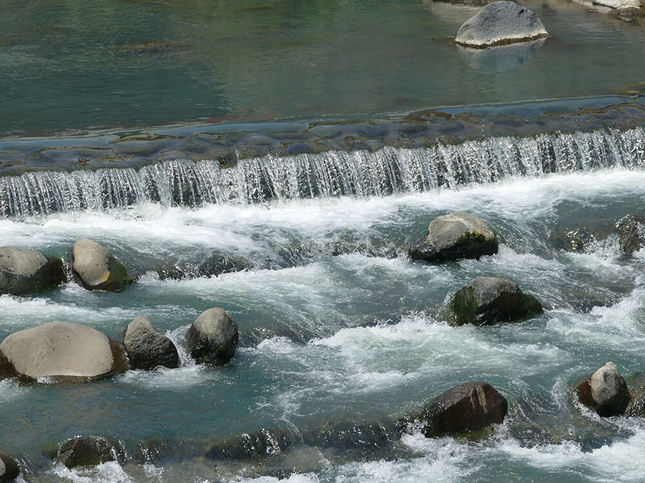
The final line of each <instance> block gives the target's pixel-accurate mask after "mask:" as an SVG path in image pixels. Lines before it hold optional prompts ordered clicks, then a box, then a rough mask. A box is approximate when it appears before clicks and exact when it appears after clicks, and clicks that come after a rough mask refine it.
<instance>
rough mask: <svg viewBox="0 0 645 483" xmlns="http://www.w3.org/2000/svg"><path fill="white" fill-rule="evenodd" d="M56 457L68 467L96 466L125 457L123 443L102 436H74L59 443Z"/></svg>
mask: <svg viewBox="0 0 645 483" xmlns="http://www.w3.org/2000/svg"><path fill="white" fill-rule="evenodd" d="M56 459H57V460H58V461H60V462H61V463H62V464H64V465H65V466H67V467H68V468H76V467H78V466H96V465H100V464H102V463H106V462H108V461H122V460H124V459H125V450H124V448H123V445H122V444H121V443H120V442H119V441H116V440H113V439H110V438H106V437H104V436H76V437H74V438H71V439H68V440H67V441H65V442H64V443H62V444H61V445H60V447H59V448H58V452H57V454H56Z"/></svg>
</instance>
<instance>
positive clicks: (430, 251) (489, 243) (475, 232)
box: [408, 211, 499, 262]
mask: <svg viewBox="0 0 645 483" xmlns="http://www.w3.org/2000/svg"><path fill="white" fill-rule="evenodd" d="M498 249H499V241H498V239H497V235H496V234H495V233H494V232H493V230H491V229H490V228H489V227H488V225H487V224H486V223H485V222H484V221H483V220H480V219H479V218H476V217H474V216H473V215H471V214H470V213H467V212H465V211H455V212H454V213H449V214H447V215H443V216H439V217H437V218H435V219H434V220H432V222H430V225H429V226H428V235H427V236H426V237H425V238H424V239H423V240H421V241H420V242H418V243H416V244H414V245H412V246H411V247H410V249H409V250H408V254H409V255H410V258H413V259H416V260H424V261H428V262H447V261H451V260H458V259H460V258H475V259H479V258H480V257H482V256H484V255H494V254H495V253H497V251H498Z"/></svg>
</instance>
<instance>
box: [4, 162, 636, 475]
mask: <svg viewBox="0 0 645 483" xmlns="http://www.w3.org/2000/svg"><path fill="white" fill-rule="evenodd" d="M644 183H645V174H643V173H642V172H640V171H632V170H624V169H611V170H603V171H598V172H595V173H580V174H569V175H551V176H548V177H546V178H542V179H511V180H507V181H504V182H501V183H499V184H496V185H481V186H470V187H465V188H462V189H459V190H446V191H439V192H437V191H433V192H429V193H420V194H400V195H396V196H389V197H372V198H353V197H341V198H331V199H314V200H294V201H283V202H275V203H272V204H256V205H206V206H203V207H201V208H194V209H191V208H185V207H161V206H160V205H158V204H138V205H134V206H132V207H131V208H129V209H114V210H108V211H101V212H92V211H83V212H72V213H54V214H50V215H47V216H37V217H31V218H27V219H23V220H16V219H3V220H0V230H2V233H3V242H5V243H7V244H11V245H18V246H25V247H31V248H37V249H43V250H45V251H47V252H48V253H52V254H54V253H55V254H60V255H65V254H66V252H67V250H68V249H69V247H70V246H71V244H72V243H73V241H74V240H75V239H77V238H78V237H80V236H85V235H91V236H93V237H95V238H96V239H99V240H101V241H102V242H104V243H105V244H106V245H107V246H108V247H109V248H110V249H111V250H113V251H114V253H115V254H116V255H117V256H118V257H119V258H121V259H122V260H123V261H124V262H125V263H126V264H127V265H129V266H131V267H134V268H135V269H136V270H138V272H139V273H140V274H142V275H141V278H140V279H139V281H138V282H137V283H136V284H135V285H133V286H131V287H129V288H128V289H127V290H125V291H124V292H123V293H120V294H112V293H99V292H87V291H84V290H82V289H80V288H79V287H77V286H76V285H73V284H69V285H67V286H65V287H63V288H62V289H60V290H57V291H54V292H50V293H46V294H43V295H39V296H34V297H30V298H17V297H11V296H2V297H0V318H1V319H2V320H3V323H2V325H1V326H0V337H5V336H6V335H8V334H10V333H11V332H13V331H15V330H17V329H20V328H24V327H29V326H33V325H36V324H39V323H42V322H46V321H49V320H66V321H72V322H79V323H84V324H88V325H90V326H93V327H96V328H98V329H100V330H102V331H105V332H106V333H107V334H108V335H110V336H112V337H115V338H118V337H119V336H120V333H121V331H122V329H123V328H124V327H125V325H126V324H127V323H128V322H129V321H130V320H131V319H132V318H133V317H135V316H137V315H145V316H148V317H150V318H151V320H152V321H153V323H154V324H155V326H156V327H157V328H158V329H159V330H160V331H162V332H166V333H167V334H168V335H169V336H170V337H171V338H172V339H173V340H174V341H175V342H176V343H177V344H178V345H179V346H180V347H183V343H184V340H183V334H184V333H185V330H186V329H187V328H188V325H189V324H190V323H191V322H192V320H193V319H194V318H195V316H197V315H198V314H199V313H200V312H201V311H202V310H204V309H206V308H209V307H211V306H214V305H218V306H222V307H224V308H225V309H226V310H228V311H229V312H230V313H231V314H232V315H233V316H234V317H235V319H236V321H237V322H238V324H239V326H240V331H241V340H242V344H241V346H242V347H241V348H240V350H239V351H238V354H237V355H236V357H235V359H234V360H233V361H232V363H230V364H229V365H227V366H225V367H223V368H220V369H217V370H212V369H208V368H204V367H199V366H195V365H194V364H193V363H192V362H191V361H190V359H189V358H188V357H186V356H185V355H184V356H183V364H182V367H181V368H179V369H177V370H164V369H160V370H157V371H154V372H151V373H144V372H140V371H132V372H129V373H127V374H125V375H123V376H120V377H117V378H115V379H113V380H110V381H105V382H101V383H96V384H91V385H84V386H31V387H30V386H21V385H19V384H17V383H15V382H13V381H4V382H2V383H0V385H1V387H2V391H0V397H1V398H2V401H3V404H2V405H1V406H0V414H1V415H2V418H3V421H5V423H4V424H3V433H2V437H1V440H0V443H1V445H2V447H3V448H4V449H6V450H7V451H13V452H14V453H17V454H24V455H27V456H28V458H29V460H30V461H31V462H32V463H31V464H33V465H35V466H34V467H40V468H41V470H39V472H40V471H45V472H46V473H45V474H40V476H37V479H42V480H47V479H48V478H57V477H61V478H63V477H67V476H70V475H72V476H73V477H74V478H75V479H79V478H81V477H87V478H91V479H97V478H101V479H103V480H104V481H115V480H119V479H121V480H123V481H127V480H128V479H129V478H133V479H136V480H144V479H150V480H158V479H159V478H161V479H162V480H165V481H173V480H176V479H177V478H182V479H184V478H188V479H191V480H195V479H198V478H211V479H220V478H225V479H229V478H235V479H239V478H242V479H244V478H248V477H256V476H257V475H258V474H260V475H262V474H268V475H272V474H282V475H284V474H285V473H284V471H287V473H286V474H288V473H289V472H290V471H295V472H296V473H297V475H294V476H291V477H290V478H291V480H292V481H318V480H325V481H326V480H330V479H336V480H341V481H358V480H365V479H368V478H370V479H377V480H388V481H415V480H416V481H418V479H419V478H422V479H425V478H428V477H431V478H433V479H445V480H457V479H463V478H469V479H495V478H500V477H502V476H507V475H508V474H511V475H513V477H515V478H519V479H535V478H548V477H557V478H564V479H567V478H569V479H571V480H577V479H580V478H583V479H585V478H590V479H593V480H613V479H616V478H623V479H632V480H638V479H640V478H642V474H643V473H642V470H641V469H640V468H639V466H638V465H637V463H636V460H637V458H635V455H637V454H638V452H639V451H640V450H641V449H642V444H643V441H644V440H645V439H644V438H645V428H643V423H642V421H641V420H638V419H624V418H617V419H613V420H611V419H610V420H600V419H599V418H597V417H595V416H593V415H591V414H589V413H588V412H584V413H583V414H582V415H581V414H580V413H579V410H578V409H577V408H576V407H575V405H574V402H573V397H572V394H571V393H570V390H569V387H570V386H571V385H572V384H574V383H575V381H576V380H577V379H578V378H579V377H581V376H582V375H584V374H587V373H588V372H589V371H591V370H592V369H594V368H596V367H598V366H599V365H601V364H602V363H604V362H605V361H607V360H612V361H614V362H616V363H617V365H618V367H619V368H620V370H621V371H622V372H623V374H626V375H630V374H633V373H636V372H639V371H642V370H643V368H644V366H645V357H644V356H643V353H642V346H643V343H644V342H645V326H643V313H644V312H643V311H644V310H645V290H644V288H643V277H642V270H643V266H644V262H643V258H642V256H641V254H640V253H639V254H637V255H636V256H635V258H634V259H631V260H625V259H622V258H621V257H620V256H619V254H618V251H617V240H616V239H615V238H614V235H611V234H610V232H611V226H612V224H613V223H614V221H615V220H616V219H617V218H619V217H621V216H623V215H624V214H625V213H628V212H630V213H631V212H636V211H638V209H639V207H640V206H641V205H642V202H643V199H644V198H645V190H644V189H643V186H644ZM455 209H465V210H469V211H471V212H473V213H475V214H476V215H478V216H481V217H482V218H484V219H486V220H488V221H489V223H490V224H491V225H492V226H493V227H495V228H496V229H497V230H499V232H500V235H501V236H502V237H503V239H504V243H503V245H502V247H501V249H500V253H499V254H498V255H497V256H493V257H484V258H482V259H481V260H480V261H474V260H467V261H461V262H459V263H452V264H446V265H439V266H431V265H425V264H418V263H413V262H411V261H410V260H408V259H407V258H406V257H405V255H404V251H405V247H406V246H407V245H408V244H409V243H410V242H412V241H413V240H414V239H416V237H418V236H420V235H421V234H422V232H423V230H424V229H425V227H426V224H427V222H428V220H429V219H431V218H432V217H433V216H436V215H438V214H441V213H444V212H445V211H447V210H455ZM580 226H586V227H587V228H588V229H590V230H592V231H595V232H597V233H601V234H602V233H604V234H605V235H606V234H609V237H608V238H606V239H604V240H602V241H600V242H597V243H596V244H594V245H592V246H591V247H590V248H589V249H588V250H587V252H585V253H568V252H564V251H560V250H558V249H555V248H554V247H553V235H552V233H556V234H557V233H561V232H564V231H566V230H568V229H572V228H576V227H580ZM212 253H219V254H225V255H235V256H239V257H243V258H245V259H246V260H250V263H251V264H252V268H251V269H249V270H245V271H241V272H236V273H227V274H223V275H220V276H218V277H211V278H209V277H197V278H191V277H185V278H181V279H164V278H160V276H159V274H158V270H157V269H158V263H159V260H164V261H167V262H168V263H171V264H173V263H177V264H180V263H187V262H197V261H199V260H200V259H202V258H204V257H206V256H208V255H210V254H212ZM481 274H488V275H500V276H505V277H508V278H511V279H514V280H517V281H518V282H519V283H520V285H521V286H522V287H523V288H524V289H526V290H527V291H529V292H530V293H533V294H535V295H537V296H538V298H540V299H541V300H542V301H543V302H544V304H545V306H546V308H547V310H546V313H545V315H543V316H540V317H538V318H536V319H534V320H531V321H528V322H525V323H522V324H517V325H505V326H495V327H486V328H477V327H472V326H464V327H451V326H449V325H447V324H446V323H445V322H444V321H443V319H442V309H443V308H444V307H445V304H446V302H447V297H448V296H449V295H450V294H451V293H452V292H454V291H455V290H457V289H458V288H460V287H461V286H463V285H464V284H466V283H468V282H469V281H470V280H471V279H472V278H474V277H476V276H478V275H481ZM477 379H481V380H486V381H489V382H491V383H492V384H494V385H495V386H496V387H498V388H499V389H500V391H501V392H502V393H503V394H504V395H505V396H506V397H507V398H508V399H509V402H510V407H511V411H510V416H509V418H508V419H507V421H506V422H505V424H504V425H503V426H501V427H499V428H497V429H496V430H495V433H494V434H493V435H492V436H491V437H489V438H487V439H485V440H483V441H482V442H467V441H459V440H453V439H451V438H443V439H437V440H426V439H424V438H422V437H420V436H417V435H409V436H405V437H404V438H403V439H402V440H401V441H400V442H393V443H391V447H390V448H389V449H388V450H387V451H386V450H382V451H384V452H379V451H377V450H374V451H370V450H366V451H365V452H364V453H361V452H358V453H356V451H355V450H353V451H349V450H348V452H345V451H343V450H341V449H338V448H334V447H333V446H332V447H330V448H324V447H323V448H316V447H311V446H307V445H305V446H303V447H296V448H294V449H293V450H292V451H288V452H287V453H285V454H283V455H281V456H277V457H274V458H273V459H270V460H268V461H263V460H261V461H259V462H247V463H244V464H239V465H238V464H234V463H227V462H223V463H221V464H220V463H217V467H216V468H215V467H214V466H213V463H208V462H207V461H202V460H200V461H190V464H189V463H188V462H183V463H182V462H175V463H172V462H160V463H158V464H156V466H155V465H153V464H152V463H150V464H147V465H145V466H139V465H135V464H132V463H130V464H126V465H125V466H124V467H123V468H121V467H119V466H118V465H116V464H106V465H102V466H100V467H98V468H96V469H93V470H91V471H90V472H89V473H87V474H86V473H83V472H74V473H70V472H69V471H68V470H63V469H62V468H58V467H55V468H53V469H48V467H47V466H46V464H45V462H44V461H43V460H42V456H41V455H40V451H41V450H42V449H45V448H47V447H50V448H51V447H52V446H55V444H56V443H58V442H60V441H62V440H63V439H65V438H66V437H69V436H72V435H74V434H96V433H101V434H104V433H106V432H107V433H109V434H111V435H113V436H115V437H117V438H119V439H122V440H123V441H125V442H126V444H129V445H131V447H134V444H135V443H136V442H137V441H139V440H141V439H147V438H152V437H155V436H160V437H166V438H175V439H187V440H198V441H213V440H216V439H221V438H224V437H226V436H229V435H237V434H241V433H243V432H253V431H257V430H258V429H260V428H263V427H264V428H282V429H284V430H288V431H293V432H295V433H296V434H301V435H306V434H307V431H310V430H311V428H313V427H320V426H321V425H323V424H325V423H328V422H329V421H346V420H359V419H361V418H365V419H368V420H388V419H391V418H394V417H396V416H399V415H401V414H403V413H404V412H405V411H407V410H409V409H413V408H416V407H419V406H420V405H422V404H423V403H425V402H426V401H427V400H428V399H430V398H431V397H433V396H434V395H437V394H438V393H440V392H441V391H443V390H445V389H447V388H449V387H451V386H453V385H456V384H459V383H461V382H463V381H466V380H477ZM132 451H133V450H132ZM361 454H362V455H363V456H361ZM630 455H632V456H630ZM366 457H367V460H365V458H366ZM360 461H365V462H360ZM43 464H45V467H42V466H41V465H43ZM276 471H277V472H278V473H276ZM280 472H282V473H280ZM46 475H48V476H46ZM83 475H85V476H83ZM262 478H263V481H274V480H272V479H271V478H273V477H269V476H266V477H262ZM267 478H268V479H267Z"/></svg>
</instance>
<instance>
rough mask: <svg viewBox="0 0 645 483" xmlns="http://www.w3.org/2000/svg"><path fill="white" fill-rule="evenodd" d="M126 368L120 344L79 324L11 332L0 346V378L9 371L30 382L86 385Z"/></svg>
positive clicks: (43, 326)
mask: <svg viewBox="0 0 645 483" xmlns="http://www.w3.org/2000/svg"><path fill="white" fill-rule="evenodd" d="M2 360H4V361H5V363H4V364H3V363H2ZM7 364H8V365H7ZM3 365H4V369H2V366H3ZM127 367H128V366H127V362H126V360H125V355H124V354H123V349H122V348H121V346H120V344H118V343H117V342H115V341H113V340H112V339H110V338H108V337H107V336H106V335H105V334H103V333H101V332H99V331H98V330H95V329H92V328H91V327H87V326H84V325H80V324H72V323H68V322H50V323H47V324H43V325H40V326H38V327H33V328H31V329H24V330H19V331H18V332H14V333H13V334H11V335H10V336H8V337H7V338H5V339H4V340H3V341H2V343H0V374H1V373H5V374H7V373H10V372H11V371H13V372H14V374H15V375H18V376H21V377H24V378H27V379H30V380H36V379H38V378H53V379H54V380H57V381H66V382H89V381H96V380H99V379H103V378H105V377H108V376H111V375H113V374H116V373H119V372H124V371H126V370H127Z"/></svg>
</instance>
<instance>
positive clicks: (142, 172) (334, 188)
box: [0, 128, 645, 216]
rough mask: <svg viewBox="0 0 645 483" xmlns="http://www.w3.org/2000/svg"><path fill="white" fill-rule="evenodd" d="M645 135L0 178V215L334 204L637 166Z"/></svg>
mask: <svg viewBox="0 0 645 483" xmlns="http://www.w3.org/2000/svg"><path fill="white" fill-rule="evenodd" d="M644 153H645V131H644V130H643V129H642V128H635V129H630V130H626V131H620V130H598V131H593V132H577V133H573V134H570V133H567V134H562V133H561V134H553V135H547V134H542V135H538V136H535V137H524V138H523V137H520V138H516V137H500V138H486V139H484V140H481V141H468V142H465V143H462V144H456V145H450V144H447V145H437V146H432V147H428V148H416V149H402V148H390V147H388V148H383V149H380V150H378V151H375V152H370V151H349V152H347V151H328V152H324V153H317V154H301V155H297V156H293V157H286V158H285V157H272V156H265V157H259V158H252V159H242V160H240V161H239V162H238V163H237V164H236V165H235V166H234V167H232V168H221V167H220V165H219V163H218V162H216V161H202V162H192V161H168V162H164V163H158V164H152V165H149V166H145V167H142V168H140V169H139V170H135V169H127V168H115V169H109V168H108V169H100V170H96V171H86V170H78V171H72V172H69V173H64V172H53V171H45V172H30V173H26V174H23V175H21V176H6V177H2V178H0V215H4V216H20V215H33V214H46V213H52V212H59V211H72V210H83V209H88V210H103V209H109V208H119V207H125V206H130V205H133V204H136V203H139V202H144V201H152V202H158V203H160V204H162V205H163V206H199V205H202V204H205V203H217V204H222V203H257V202H263V201H268V200H276V199H277V200H285V199H301V198H314V197H330V196H339V195H356V196H383V195H389V194H393V193H406V192H422V191H428V190H432V189H437V188H455V187H458V186H461V185H466V184H471V183H485V182H494V181H499V180H501V179H504V178H507V177H512V176H524V177H535V176H539V175H543V174H546V173H562V172H571V171H588V170H591V169H598V168H609V167H630V168H636V167H640V166H641V165H642V164H643V159H644V156H645V155H644Z"/></svg>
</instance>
